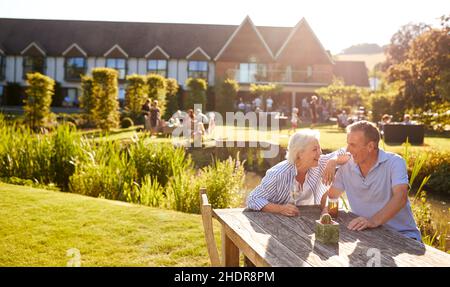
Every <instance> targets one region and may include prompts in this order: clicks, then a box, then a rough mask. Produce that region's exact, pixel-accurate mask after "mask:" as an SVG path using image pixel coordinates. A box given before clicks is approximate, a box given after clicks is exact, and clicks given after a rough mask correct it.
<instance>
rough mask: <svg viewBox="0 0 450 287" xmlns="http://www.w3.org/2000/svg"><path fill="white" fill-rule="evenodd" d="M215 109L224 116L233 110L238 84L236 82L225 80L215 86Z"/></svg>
mask: <svg viewBox="0 0 450 287" xmlns="http://www.w3.org/2000/svg"><path fill="white" fill-rule="evenodd" d="M216 87H217V88H216V109H217V111H218V112H220V113H222V115H225V113H226V112H231V111H233V110H234V103H235V102H236V97H237V93H238V91H239V84H238V83H237V81H236V80H232V79H225V80H224V81H218V82H217V84H216Z"/></svg>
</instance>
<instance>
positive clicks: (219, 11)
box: [0, 0, 450, 54]
mask: <svg viewBox="0 0 450 287" xmlns="http://www.w3.org/2000/svg"><path fill="white" fill-rule="evenodd" d="M443 14H447V15H448V14H450V1H449V0H426V1H424V0H371V1H368V0H309V1H304V0H270V1H269V0H221V1H216V0H190V1H188V0H156V1H153V0H126V1H123V0H122V1H118V0H75V1H66V0H59V1H58V0H0V18H29V19H70V20H101V21H127V22H160V23H199V24H227V25H239V24H240V23H241V22H242V21H243V20H244V18H245V16H247V15H248V16H250V18H251V19H252V21H253V23H254V24H255V25H256V26H280V27H293V26H295V25H296V24H297V23H298V22H299V21H300V20H301V19H302V18H303V17H305V18H306V20H307V21H308V23H309V25H310V26H311V28H312V29H313V31H314V32H315V34H316V36H317V37H318V38H319V40H320V41H321V43H322V45H323V46H324V48H325V49H327V50H330V51H331V52H332V53H333V54H337V53H339V52H341V51H342V50H343V49H345V48H348V47H350V46H352V45H355V44H361V43H376V44H379V45H385V44H388V43H389V41H390V38H391V36H392V35H393V34H394V33H395V32H397V31H398V30H399V28H400V27H401V26H402V25H405V24H408V23H419V22H424V23H427V24H431V25H433V26H436V27H437V26H438V25H439V17H440V16H441V15H443ZM0 29H1V27H0Z"/></svg>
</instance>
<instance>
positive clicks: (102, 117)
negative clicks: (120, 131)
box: [92, 68, 119, 130]
mask: <svg viewBox="0 0 450 287" xmlns="http://www.w3.org/2000/svg"><path fill="white" fill-rule="evenodd" d="M117 75H118V73H117V71H116V70H114V69H109V68H95V69H93V70H92V78H93V81H92V95H93V97H94V110H93V118H94V122H95V124H96V126H97V127H99V128H101V129H102V130H109V129H111V128H117V127H118V126H119V111H118V109H119V101H118V87H117Z"/></svg>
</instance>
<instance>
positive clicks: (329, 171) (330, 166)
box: [322, 158, 337, 185]
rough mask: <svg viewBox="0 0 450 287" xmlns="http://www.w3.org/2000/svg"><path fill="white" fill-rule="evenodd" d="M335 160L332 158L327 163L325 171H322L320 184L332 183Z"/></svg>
mask: <svg viewBox="0 0 450 287" xmlns="http://www.w3.org/2000/svg"><path fill="white" fill-rule="evenodd" d="M336 166H337V159H336V158H332V159H330V160H329V161H328V162H327V165H326V166H325V169H324V170H323V175H322V182H323V183H324V184H325V185H330V184H332V183H333V180H334V174H335V173H336Z"/></svg>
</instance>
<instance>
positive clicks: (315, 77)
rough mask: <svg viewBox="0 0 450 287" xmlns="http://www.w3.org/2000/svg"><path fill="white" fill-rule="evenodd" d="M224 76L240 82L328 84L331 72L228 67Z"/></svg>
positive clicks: (331, 76)
mask: <svg viewBox="0 0 450 287" xmlns="http://www.w3.org/2000/svg"><path fill="white" fill-rule="evenodd" d="M226 76H227V77H228V78H230V79H235V80H236V81H237V82H238V83H240V84H251V83H255V84H264V83H278V84H299V85H328V84H330V83H331V81H332V78H333V74H332V73H331V72H328V71H307V70H293V71H289V70H265V71H260V72H257V73H253V74H252V73H248V72H247V71H241V70H240V69H229V70H227V71H226Z"/></svg>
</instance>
